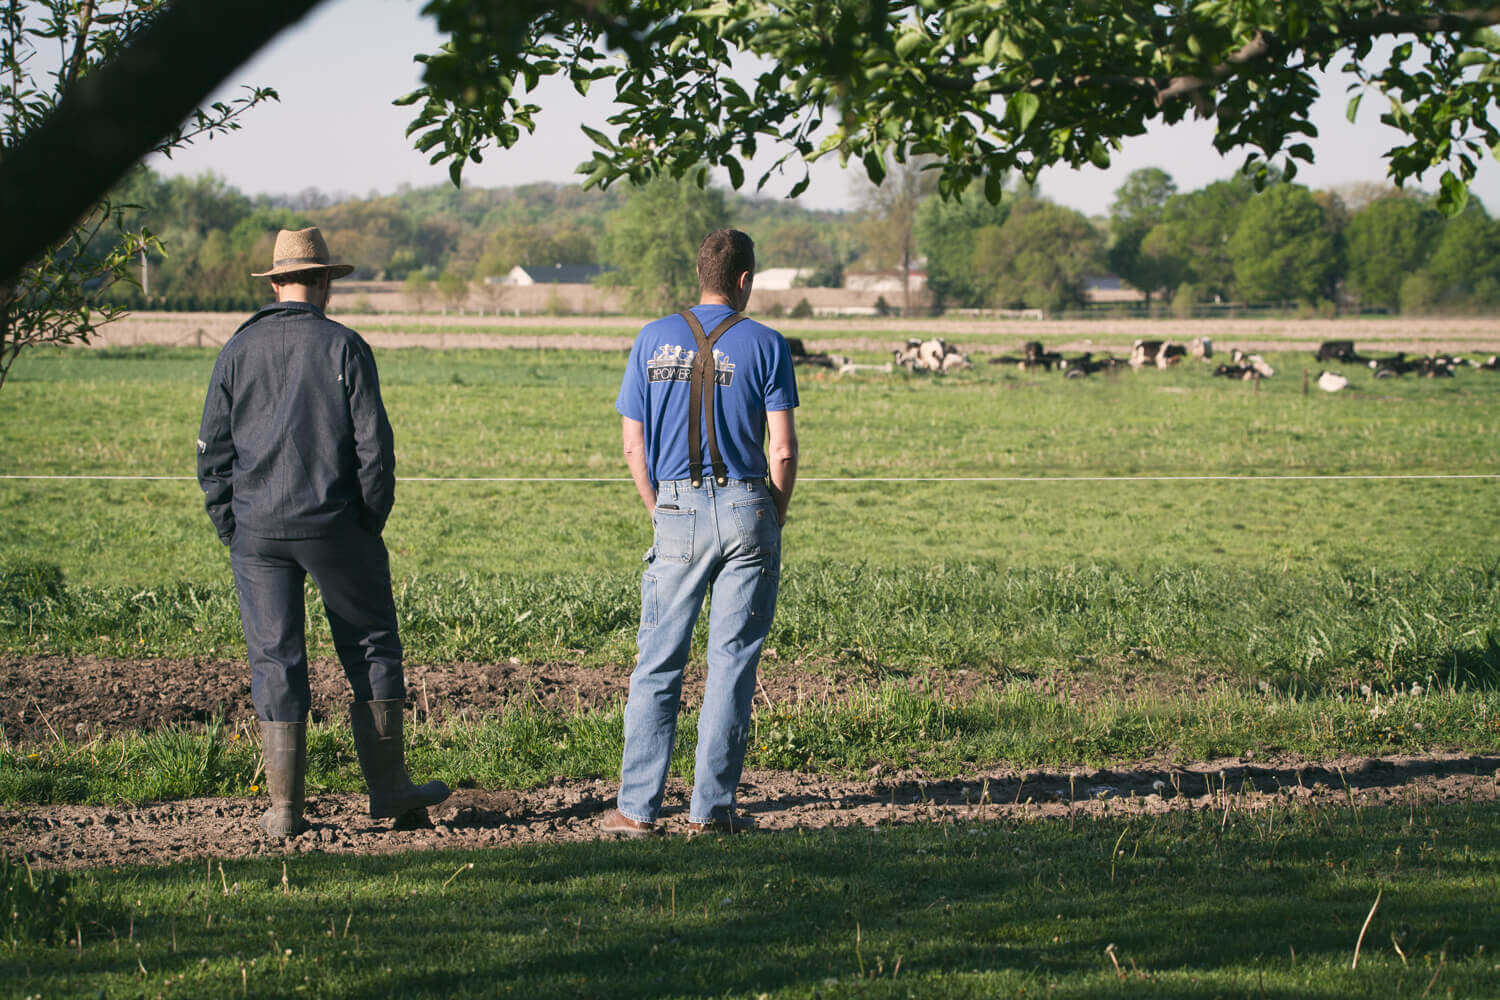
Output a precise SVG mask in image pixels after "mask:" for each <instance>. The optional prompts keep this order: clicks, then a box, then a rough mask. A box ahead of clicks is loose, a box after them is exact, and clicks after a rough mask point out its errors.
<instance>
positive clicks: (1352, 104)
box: [1344, 94, 1365, 122]
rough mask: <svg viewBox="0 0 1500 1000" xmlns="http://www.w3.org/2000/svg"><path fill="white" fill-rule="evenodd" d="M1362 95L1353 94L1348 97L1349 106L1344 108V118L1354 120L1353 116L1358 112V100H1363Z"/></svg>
mask: <svg viewBox="0 0 1500 1000" xmlns="http://www.w3.org/2000/svg"><path fill="white" fill-rule="evenodd" d="M1364 97H1365V95H1364V94H1355V95H1354V96H1353V97H1351V98H1349V106H1348V107H1347V108H1345V109H1344V117H1345V118H1348V119H1349V120H1350V121H1351V122H1352V121H1354V116H1355V115H1357V114H1358V113H1359V102H1360V101H1362V100H1364Z"/></svg>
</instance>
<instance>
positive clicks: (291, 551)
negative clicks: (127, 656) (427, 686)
mask: <svg viewBox="0 0 1500 1000" xmlns="http://www.w3.org/2000/svg"><path fill="white" fill-rule="evenodd" d="M229 563H230V566H231V567H232V568H233V569H234V586H235V589H236V590H237V591H238V592H239V597H240V624H241V625H242V626H244V629H245V646H246V649H247V651H248V653H249V656H250V701H251V702H252V703H253V704H254V705H255V714H256V715H258V716H259V717H260V719H261V721H263V722H301V721H303V720H304V719H306V718H307V712H308V708H309V707H310V706H311V704H312V692H311V691H310V690H309V689H308V683H307V640H306V634H305V630H304V623H305V622H306V619H307V609H306V605H305V604H304V602H303V599H302V587H303V581H304V580H305V579H306V578H307V576H308V575H309V574H310V575H311V576H312V578H313V582H314V583H316V584H317V585H318V591H319V592H320V593H321V594H322V597H323V606H324V607H325V608H326V609H327V611H328V625H329V628H330V629H331V630H332V632H333V644H334V648H335V649H337V650H338V655H339V662H341V663H342V664H343V665H344V675H345V676H346V677H348V678H349V686H350V688H352V689H353V691H354V700H355V701H370V700H372V699H373V700H383V699H387V698H405V697H406V679H405V677H404V675H403V674H402V671H401V639H400V637H399V636H398V635H397V632H396V603H395V601H394V600H393V599H392V597H391V567H390V558H389V556H388V555H387V554H386V550H385V542H383V541H381V540H380V538H379V537H378V536H376V535H372V534H370V533H369V532H368V531H365V530H364V529H363V528H361V527H359V526H358V525H357V524H354V523H352V522H343V523H341V524H339V525H337V526H335V528H334V530H333V531H332V533H330V534H328V535H325V536H323V537H320V538H287V539H279V538H257V537H255V536H254V535H251V534H249V533H247V532H244V531H236V532H235V533H234V538H233V539H232V540H231V542H230V545H229Z"/></svg>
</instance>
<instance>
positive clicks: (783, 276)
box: [755, 267, 813, 292]
mask: <svg viewBox="0 0 1500 1000" xmlns="http://www.w3.org/2000/svg"><path fill="white" fill-rule="evenodd" d="M812 273H813V269H812V268H810V267H768V268H766V269H765V270H764V271H756V272H755V288H756V290H757V291H763V292H782V291H786V290H787V289H788V288H796V287H798V283H799V282H802V281H805V280H806V279H807V278H809V277H811V276H812Z"/></svg>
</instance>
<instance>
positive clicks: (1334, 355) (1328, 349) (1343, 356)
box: [1317, 340, 1365, 364]
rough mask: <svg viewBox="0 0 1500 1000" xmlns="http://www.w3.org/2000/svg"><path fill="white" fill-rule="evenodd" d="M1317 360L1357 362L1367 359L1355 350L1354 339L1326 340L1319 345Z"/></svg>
mask: <svg viewBox="0 0 1500 1000" xmlns="http://www.w3.org/2000/svg"><path fill="white" fill-rule="evenodd" d="M1317 360H1319V361H1342V362H1344V363H1346V364H1357V363H1359V362H1361V361H1364V360H1365V359H1364V358H1362V357H1360V356H1359V354H1358V353H1357V352H1356V351H1355V350H1354V341H1352V340H1325V341H1323V343H1321V344H1319V345H1318V351H1317Z"/></svg>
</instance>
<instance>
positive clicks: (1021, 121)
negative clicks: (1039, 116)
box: [1005, 92, 1042, 132]
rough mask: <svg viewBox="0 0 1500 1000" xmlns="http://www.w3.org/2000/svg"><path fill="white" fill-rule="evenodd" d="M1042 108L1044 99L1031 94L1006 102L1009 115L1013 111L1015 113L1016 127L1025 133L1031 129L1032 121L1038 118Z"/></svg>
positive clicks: (1016, 96) (1021, 94)
mask: <svg viewBox="0 0 1500 1000" xmlns="http://www.w3.org/2000/svg"><path fill="white" fill-rule="evenodd" d="M1041 106H1042V99H1041V98H1040V97H1038V96H1036V95H1035V94H1033V93H1030V92H1022V93H1019V94H1015V95H1013V96H1012V97H1011V98H1010V100H1009V101H1007V102H1006V105H1005V110H1006V112H1007V113H1009V112H1010V111H1012V110H1014V111H1015V119H1016V126H1017V127H1018V128H1019V129H1020V130H1021V131H1022V132H1024V131H1026V129H1027V128H1029V127H1030V125H1031V120H1032V119H1033V118H1035V117H1036V113H1037V111H1038V110H1039V109H1040V108H1041Z"/></svg>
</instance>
